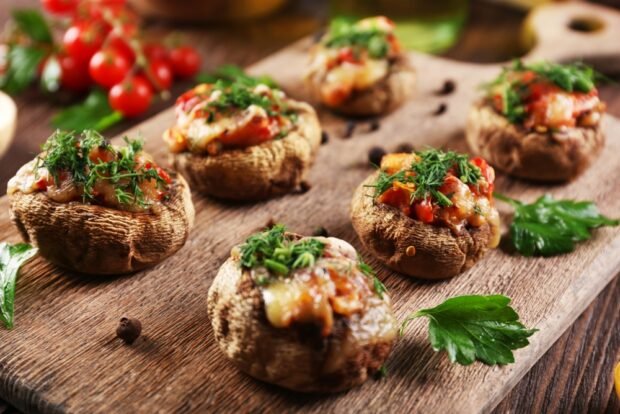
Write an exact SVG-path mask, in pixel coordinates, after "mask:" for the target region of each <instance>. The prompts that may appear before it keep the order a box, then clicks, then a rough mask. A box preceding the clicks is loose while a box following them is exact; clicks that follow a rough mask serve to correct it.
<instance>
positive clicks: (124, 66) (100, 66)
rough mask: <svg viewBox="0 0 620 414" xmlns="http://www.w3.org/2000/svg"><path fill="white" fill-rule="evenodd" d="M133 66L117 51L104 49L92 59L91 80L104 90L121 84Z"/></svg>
mask: <svg viewBox="0 0 620 414" xmlns="http://www.w3.org/2000/svg"><path fill="white" fill-rule="evenodd" d="M130 69H131V64H130V63H129V61H128V60H127V58H126V57H125V56H123V55H122V54H121V53H118V52H117V51H116V50H115V49H102V50H100V51H98V52H97V53H95V54H94V55H93V57H92V58H91V59H90V64H89V72H90V76H91V78H93V80H94V81H95V82H97V83H98V84H99V85H101V86H103V87H104V88H111V87H112V86H114V85H116V84H117V83H120V82H121V81H122V80H123V79H125V76H127V74H128V73H129V70H130Z"/></svg>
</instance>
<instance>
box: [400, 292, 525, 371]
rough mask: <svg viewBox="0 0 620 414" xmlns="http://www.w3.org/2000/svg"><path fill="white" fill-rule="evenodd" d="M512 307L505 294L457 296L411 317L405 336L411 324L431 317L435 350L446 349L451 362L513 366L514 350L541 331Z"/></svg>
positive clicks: (430, 331)
mask: <svg viewBox="0 0 620 414" xmlns="http://www.w3.org/2000/svg"><path fill="white" fill-rule="evenodd" d="M509 304H510V298H508V297H506V296H502V295H490V296H482V295H468V296H456V297H453V298H450V299H448V300H446V301H445V302H443V303H442V304H441V305H439V306H436V307H434V308H430V309H422V310H420V311H417V312H415V313H413V314H412V315H410V316H409V317H407V318H406V319H405V320H404V321H403V323H402V326H401V335H402V332H403V330H404V329H405V328H406V326H407V324H408V323H409V322H410V321H412V320H413V319H416V318H419V317H427V318H428V319H429V339H430V342H431V345H432V347H433V349H434V350H435V351H442V350H445V351H446V352H447V353H448V357H449V358H450V361H451V362H458V363H459V364H461V365H469V364H471V363H473V362H474V361H475V360H478V361H481V362H483V363H485V364H488V365H495V364H499V365H505V364H510V363H513V362H514V355H513V352H512V351H513V350H515V349H519V348H523V347H525V346H527V345H528V344H529V341H528V339H527V338H528V337H530V336H531V335H533V334H534V333H535V332H536V331H537V329H526V328H525V326H523V324H521V323H520V322H519V315H518V314H517V313H516V312H515V310H514V309H513V308H512V307H510V306H509Z"/></svg>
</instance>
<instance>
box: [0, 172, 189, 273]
mask: <svg viewBox="0 0 620 414" xmlns="http://www.w3.org/2000/svg"><path fill="white" fill-rule="evenodd" d="M8 197H9V202H10V217H11V221H12V222H13V223H14V224H15V226H17V229H18V230H19V232H20V233H21V236H22V238H23V239H24V240H25V241H26V242H28V243H32V244H34V245H35V246H37V247H38V248H39V253H40V254H41V256H42V257H44V258H45V259H47V260H49V261H50V262H52V263H54V264H56V265H58V266H61V267H64V268H68V269H71V270H74V271H76V272H79V273H86V274H94V275H113V274H123V273H130V272H135V271H137V270H141V269H144V268H146V267H149V266H153V265H156V264H157V263H159V262H161V261H162V260H164V259H165V258H166V257H168V256H170V255H172V254H173V253H175V252H176V251H177V250H179V249H180V248H181V247H182V246H183V245H184V244H185V241H186V240H187V237H188V235H189V231H190V228H191V227H192V226H193V223H194V205H193V204H192V199H191V194H190V191H189V187H188V185H187V182H186V181H185V180H184V179H183V177H181V176H180V175H177V176H176V178H175V180H174V181H173V183H172V184H171V187H170V197H169V199H167V200H164V201H162V202H161V203H159V204H157V205H155V206H154V207H153V211H152V212H147V213H134V212H128V211H121V210H117V209H113V208H108V207H103V206H98V205H93V204H85V203H81V202H76V201H74V202H69V203H58V202H55V201H52V200H50V199H49V198H48V197H47V195H45V193H44V192H34V193H28V194H26V193H22V192H20V191H17V192H15V193H13V194H10V195H9V196H8Z"/></svg>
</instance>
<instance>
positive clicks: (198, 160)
mask: <svg viewBox="0 0 620 414" xmlns="http://www.w3.org/2000/svg"><path fill="white" fill-rule="evenodd" d="M176 115H177V123H176V125H175V126H174V127H172V128H170V129H168V130H167V131H166V132H165V133H164V140H165V141H166V142H167V144H168V146H169V149H170V151H171V152H172V163H173V166H174V168H175V169H176V170H177V171H179V172H181V173H182V174H183V175H184V176H185V177H187V178H188V180H189V182H190V184H191V186H192V189H195V190H198V191H200V192H202V193H204V194H207V195H211V196H215V197H219V198H224V199H231V200H259V199H265V198H269V197H272V196H276V195H281V194H284V193H287V192H290V191H292V190H295V189H297V188H298V187H299V186H300V184H301V183H302V182H303V180H304V177H305V175H306V173H307V172H308V169H309V168H310V165H311V164H312V162H313V160H314V157H315V155H316V152H317V150H318V147H319V146H320V145H321V127H320V125H319V121H318V119H317V116H316V113H315V112H314V109H312V107H311V106H310V105H308V104H306V103H303V102H298V101H295V100H292V99H290V98H288V97H287V96H286V95H285V94H284V92H282V91H280V90H278V89H274V88H271V87H269V86H267V85H264V84H258V85H248V84H244V83H240V82H238V83H234V84H232V85H228V84H224V83H220V82H218V83H215V84H202V85H199V86H197V87H195V88H194V89H192V90H190V91H188V92H186V93H185V94H183V95H181V97H179V99H178V100H177V103H176Z"/></svg>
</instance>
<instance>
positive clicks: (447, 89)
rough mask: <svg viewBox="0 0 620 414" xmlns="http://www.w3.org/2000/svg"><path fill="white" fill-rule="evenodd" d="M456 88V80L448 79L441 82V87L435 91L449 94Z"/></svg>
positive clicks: (438, 93) (440, 93)
mask: <svg viewBox="0 0 620 414" xmlns="http://www.w3.org/2000/svg"><path fill="white" fill-rule="evenodd" d="M455 89H456V82H454V81H453V80H452V79H448V80H446V81H445V82H444V83H443V86H442V87H441V89H439V90H438V91H437V95H450V94H451V93H452V92H454V91H455Z"/></svg>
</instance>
